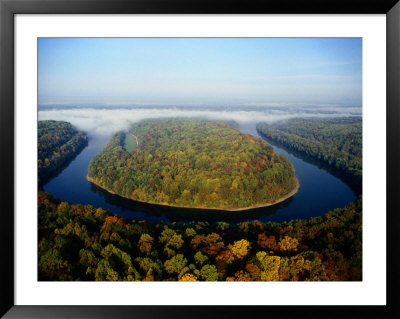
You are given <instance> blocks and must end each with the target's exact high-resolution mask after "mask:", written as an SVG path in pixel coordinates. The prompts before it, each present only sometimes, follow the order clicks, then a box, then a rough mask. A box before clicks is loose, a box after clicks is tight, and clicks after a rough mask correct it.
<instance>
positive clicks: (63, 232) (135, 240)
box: [38, 192, 362, 281]
mask: <svg viewBox="0 0 400 319" xmlns="http://www.w3.org/2000/svg"><path fill="white" fill-rule="evenodd" d="M361 204H362V199H361V197H360V198H359V199H358V200H357V201H356V202H355V203H351V204H349V205H348V206H347V207H345V208H342V209H335V210H334V211H331V212H328V213H326V214H325V215H324V216H321V217H313V218H309V219H307V220H292V221H290V222H282V223H274V222H265V223H262V222H260V221H258V220H253V221H245V222H242V223H238V224H231V225H229V224H226V223H225V224H226V225H223V226H224V227H221V224H222V223H214V224H209V223H207V222H191V223H186V224H185V223H163V222H160V223H149V222H146V221H143V220H138V219H132V220H127V219H124V218H121V217H118V216H116V215H113V214H112V213H110V212H109V211H106V210H103V209H101V208H95V207H93V206H91V205H77V204H70V203H67V202H61V201H58V200H56V199H54V198H52V197H51V196H50V195H49V194H48V193H45V192H39V196H38V209H39V211H38V213H39V222H38V225H39V232H38V236H39V244H38V268H39V280H41V281H43V280H45V281H47V280H63V281H64V280H68V281H69V280H83V281H85V280H88V281H93V280H96V281H131V280H133V281H139V280H142V281H154V280H156V281H171V280H173V281H177V280H179V281H215V280H219V281H299V280H301V281H317V280H318V281H319V280H322V281H327V280H329V281H335V280H340V281H343V280H361V279H362V272H361V271H362V244H361V243H362V218H361V215H362V209H361Z"/></svg>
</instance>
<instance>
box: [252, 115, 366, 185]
mask: <svg viewBox="0 0 400 319" xmlns="http://www.w3.org/2000/svg"><path fill="white" fill-rule="evenodd" d="M257 131H258V132H259V133H260V135H262V136H264V137H266V138H269V139H271V140H273V141H275V142H277V143H279V144H281V145H283V146H285V147H288V148H289V149H292V150H295V151H297V152H300V153H302V154H304V155H307V156H310V157H312V158H315V159H317V160H319V161H322V162H323V163H325V164H327V165H328V166H330V167H332V168H334V169H336V170H338V171H341V172H342V173H344V174H346V175H347V176H351V177H353V178H354V179H356V180H357V181H358V183H360V184H361V178H362V119H361V117H346V118H343V117H341V118H325V119H321V118H309V119H300V118H296V119H290V120H287V121H282V122H278V123H274V124H267V123H258V124H257Z"/></svg>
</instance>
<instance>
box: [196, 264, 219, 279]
mask: <svg viewBox="0 0 400 319" xmlns="http://www.w3.org/2000/svg"><path fill="white" fill-rule="evenodd" d="M200 277H201V278H202V279H203V280H205V281H217V280H218V271H217V267H215V266H214V265H204V266H203V267H202V268H201V270H200Z"/></svg>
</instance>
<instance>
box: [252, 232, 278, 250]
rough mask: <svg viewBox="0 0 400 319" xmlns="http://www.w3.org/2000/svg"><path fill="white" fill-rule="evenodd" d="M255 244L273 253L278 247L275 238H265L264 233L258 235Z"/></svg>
mask: <svg viewBox="0 0 400 319" xmlns="http://www.w3.org/2000/svg"><path fill="white" fill-rule="evenodd" d="M257 244H258V245H260V246H261V247H262V248H268V249H271V250H274V251H277V250H278V249H279V247H278V245H277V244H276V239H275V236H269V237H268V236H267V235H265V234H264V233H262V234H258V240H257Z"/></svg>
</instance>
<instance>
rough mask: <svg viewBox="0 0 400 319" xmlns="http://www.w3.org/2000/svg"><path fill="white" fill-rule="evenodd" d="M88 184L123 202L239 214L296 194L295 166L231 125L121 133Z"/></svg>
mask: <svg viewBox="0 0 400 319" xmlns="http://www.w3.org/2000/svg"><path fill="white" fill-rule="evenodd" d="M88 180H89V181H91V182H92V183H94V184H96V185H98V186H100V187H102V188H104V189H106V190H107V191H109V192H111V193H115V194H118V195H120V196H123V197H126V198H129V199H132V200H136V201H142V202H148V203H155V204H161V205H169V206H175V207H177V206H179V207H191V208H206V209H207V208H208V209H211V208H212V209H225V210H235V209H241V208H251V207H255V206H262V205H268V204H272V203H275V202H277V201H279V200H282V199H283V198H286V197H289V196H291V195H293V194H294V193H295V192H296V191H297V187H298V181H297V178H296V176H295V174H294V169H293V166H292V164H291V163H290V162H289V160H288V159H287V158H286V157H285V156H284V155H281V154H277V153H275V152H274V151H273V150H272V147H271V146H269V145H267V143H266V142H264V141H262V140H261V139H258V138H255V137H252V136H251V135H247V134H243V133H241V132H239V131H238V130H236V129H233V128H232V127H231V126H230V125H229V124H228V123H224V122H215V121H203V120H183V119H166V120H146V121H142V122H139V123H135V124H133V125H132V126H131V128H130V129H129V131H127V132H119V133H117V134H115V135H114V136H113V137H112V138H111V140H110V141H109V143H108V144H107V146H106V147H105V148H104V149H103V150H102V151H101V152H100V153H99V154H97V155H96V156H95V157H94V158H93V159H92V160H91V162H90V164H89V172H88Z"/></svg>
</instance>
